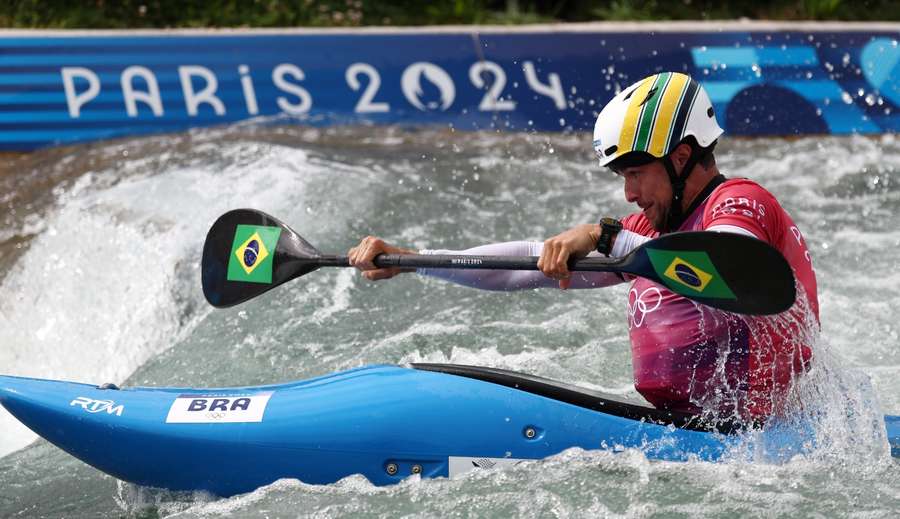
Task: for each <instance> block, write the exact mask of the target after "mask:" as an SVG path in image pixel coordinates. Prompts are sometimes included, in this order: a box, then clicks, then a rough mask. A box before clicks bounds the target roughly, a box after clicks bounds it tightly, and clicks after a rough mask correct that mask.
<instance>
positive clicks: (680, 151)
mask: <svg viewBox="0 0 900 519" xmlns="http://www.w3.org/2000/svg"><path fill="white" fill-rule="evenodd" d="M669 157H671V159H672V165H674V166H675V170H676V171H681V173H679V175H681V174H683V173H684V171H682V169H683V168H684V165H685V164H687V161H688V159H690V158H691V147H690V145H688V144H687V143H684V142H682V143H681V144H679V145H678V146H676V147H675V149H674V150H672V153H671V154H670V155H669Z"/></svg>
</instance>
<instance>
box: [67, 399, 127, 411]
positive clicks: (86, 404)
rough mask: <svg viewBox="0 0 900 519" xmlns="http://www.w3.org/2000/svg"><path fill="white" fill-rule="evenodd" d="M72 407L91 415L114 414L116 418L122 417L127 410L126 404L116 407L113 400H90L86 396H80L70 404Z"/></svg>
mask: <svg viewBox="0 0 900 519" xmlns="http://www.w3.org/2000/svg"><path fill="white" fill-rule="evenodd" d="M69 405H70V406H73V405H74V406H76V407H80V408H82V409H84V410H85V411H87V412H89V413H102V412H103V411H106V414H114V415H116V416H122V412H123V411H124V410H125V405H124V404H119V405H116V403H115V402H113V401H112V400H94V399H93V398H88V397H86V396H79V397H77V398H76V399H75V400H72V401H71V402H69Z"/></svg>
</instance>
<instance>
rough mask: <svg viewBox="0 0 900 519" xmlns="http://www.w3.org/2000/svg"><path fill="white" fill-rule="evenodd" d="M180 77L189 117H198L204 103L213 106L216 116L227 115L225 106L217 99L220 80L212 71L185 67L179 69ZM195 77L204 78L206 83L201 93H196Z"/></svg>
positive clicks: (190, 66) (189, 66)
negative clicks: (198, 109) (200, 107)
mask: <svg viewBox="0 0 900 519" xmlns="http://www.w3.org/2000/svg"><path fill="white" fill-rule="evenodd" d="M178 77H179V79H181V91H182V92H183V93H184V105H185V107H186V108H187V113H188V115H192V116H193V115H197V107H199V106H200V105H201V104H202V103H206V104H209V105H210V106H212V107H213V110H215V112H216V115H225V105H224V104H222V100H221V99H219V98H218V97H216V90H217V89H218V88H219V80H218V79H216V75H215V74H213V73H212V71H211V70H209V69H208V68H206V67H201V66H200V65H185V66H181V67H178ZM194 77H199V78H202V79H203V80H204V81H205V82H206V86H204V87H203V89H201V90H200V91H199V92H194V84H193V82H192V78H194Z"/></svg>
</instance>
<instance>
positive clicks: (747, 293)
mask: <svg viewBox="0 0 900 519" xmlns="http://www.w3.org/2000/svg"><path fill="white" fill-rule="evenodd" d="M375 265H377V266H379V267H428V268H452V269H500V270H537V258H536V257H515V256H463V255H419V254H411V255H400V254H395V255H388V254H382V255H380V256H378V257H376V258H375ZM348 266H350V264H349V262H348V260H347V257H346V256H335V255H327V254H322V253H320V252H319V251H318V250H316V248H315V247H313V246H312V245H310V244H309V242H307V241H306V240H304V239H303V238H302V237H300V235H298V234H297V233H296V232H294V231H293V230H292V229H291V228H290V227H288V226H287V225H285V224H284V223H282V222H280V221H279V220H277V219H276V218H274V217H272V216H269V215H267V214H265V213H263V212H260V211H256V210H253V209H237V210H234V211H229V212H227V213H225V214H224V215H222V216H221V217H219V219H218V220H216V222H215V223H214V224H213V226H212V228H210V230H209V234H207V236H206V243H205V245H204V247H203V264H202V279H203V294H204V295H205V296H206V300H207V301H209V302H210V304H212V305H213V306H216V307H220V308H224V307H229V306H233V305H236V304H238V303H242V302H244V301H247V300H248V299H252V298H254V297H256V296H258V295H260V294H262V293H264V292H267V291H269V290H271V289H273V288H275V287H276V286H278V285H281V284H282V283H286V282H288V281H290V280H292V279H294V278H298V277H300V276H303V275H305V274H308V273H310V272H312V271H314V270H316V269H318V268H319V267H348ZM569 268H570V270H572V271H604V272H619V273H624V274H632V275H635V276H639V277H643V278H647V279H650V280H652V281H654V282H656V283H659V284H661V285H664V286H666V287H667V288H669V289H670V290H672V291H673V292H675V293H678V294H681V295H683V296H685V297H687V298H690V299H692V300H694V301H698V302H700V303H703V304H705V305H709V306H712V307H715V308H721V309H723V310H728V311H731V312H737V313H743V314H775V313H779V312H783V311H784V310H787V309H788V308H790V307H791V305H793V303H794V298H795V295H796V294H795V290H794V276H793V273H792V272H791V268H790V266H789V265H788V263H787V261H785V259H784V257H783V256H782V255H781V254H780V253H779V252H778V251H776V250H775V249H773V248H772V247H770V246H769V245H768V244H766V243H764V242H762V241H760V240H756V239H754V238H750V237H748V236H743V235H739V234H733V233H716V232H682V233H672V234H666V235H664V236H661V237H659V238H656V239H654V240H650V241H649V242H647V243H645V244H644V245H642V246H640V247H638V248H637V249H635V250H633V251H632V252H631V253H629V254H628V255H626V256H624V257H622V258H583V259H579V260H573V261H572V262H570V264H569Z"/></svg>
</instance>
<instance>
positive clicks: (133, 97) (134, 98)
mask: <svg viewBox="0 0 900 519" xmlns="http://www.w3.org/2000/svg"><path fill="white" fill-rule="evenodd" d="M135 76H140V77H141V79H143V80H144V82H145V83H147V91H146V92H142V91H140V90H135V89H134V83H133V81H134V77H135ZM120 83H121V85H122V97H124V98H125V111H126V112H128V117H137V116H138V109H137V102H138V101H140V102H142V103H144V104H146V105H147V106H149V107H150V109H151V110H153V115H155V116H156V117H160V116H162V115H163V106H162V98H161V97H160V96H159V84H158V83H157V82H156V76H155V75H153V72H151V71H150V69H148V68H146V67H138V66H132V67H128V68H126V69H125V70H124V71H123V72H122V77H121V78H120Z"/></svg>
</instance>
